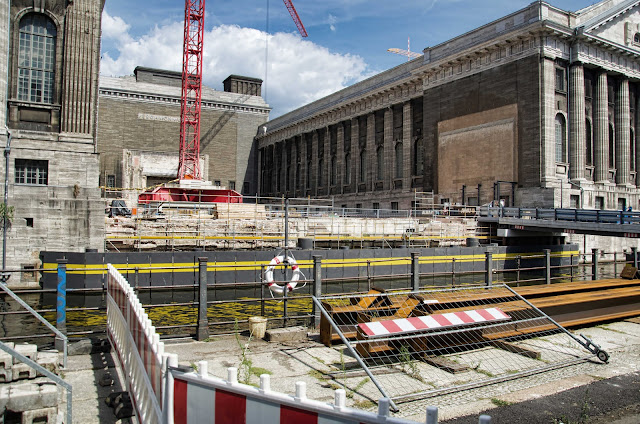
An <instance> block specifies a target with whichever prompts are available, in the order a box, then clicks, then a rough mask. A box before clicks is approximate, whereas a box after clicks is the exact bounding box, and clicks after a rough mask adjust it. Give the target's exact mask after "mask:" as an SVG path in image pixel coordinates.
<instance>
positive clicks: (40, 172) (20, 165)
mask: <svg viewBox="0 0 640 424" xmlns="http://www.w3.org/2000/svg"><path fill="white" fill-rule="evenodd" d="M15 168H16V178H15V182H16V184H34V185H47V184H48V173H49V172H48V171H49V162H48V161H46V160H30V159H16V162H15Z"/></svg>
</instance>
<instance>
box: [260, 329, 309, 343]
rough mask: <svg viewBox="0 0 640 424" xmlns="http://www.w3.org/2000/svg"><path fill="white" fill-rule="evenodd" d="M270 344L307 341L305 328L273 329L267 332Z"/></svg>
mask: <svg viewBox="0 0 640 424" xmlns="http://www.w3.org/2000/svg"><path fill="white" fill-rule="evenodd" d="M267 339H268V340H269V341H270V342H281V343H283V342H295V341H302V340H306V339H307V327H287V328H273V329H270V330H267Z"/></svg>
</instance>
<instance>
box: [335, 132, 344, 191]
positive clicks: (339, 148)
mask: <svg viewBox="0 0 640 424" xmlns="http://www.w3.org/2000/svg"><path fill="white" fill-rule="evenodd" d="M336 159H337V165H336V184H335V185H336V188H337V190H338V191H337V193H340V194H342V187H343V186H344V184H343V181H342V174H343V173H344V123H343V122H338V143H337V145H336Z"/></svg>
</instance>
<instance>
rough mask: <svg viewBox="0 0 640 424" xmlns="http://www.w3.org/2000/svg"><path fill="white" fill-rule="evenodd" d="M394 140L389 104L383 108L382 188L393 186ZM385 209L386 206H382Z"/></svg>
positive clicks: (391, 113) (391, 112) (391, 111)
mask: <svg viewBox="0 0 640 424" xmlns="http://www.w3.org/2000/svg"><path fill="white" fill-rule="evenodd" d="M393 142H394V140H393V107H391V106H389V107H387V108H386V109H385V110H384V144H383V147H384V159H383V163H384V171H383V173H382V181H383V183H382V184H383V189H385V190H391V189H392V188H393V178H394V176H395V166H394V164H393V156H394V153H395V152H394V150H395V149H394V145H393V144H394V143H393ZM381 207H382V208H383V209H386V208H387V207H386V206H382V205H381Z"/></svg>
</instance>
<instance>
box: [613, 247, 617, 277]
mask: <svg viewBox="0 0 640 424" xmlns="http://www.w3.org/2000/svg"><path fill="white" fill-rule="evenodd" d="M617 276H618V252H613V278H616V277H617Z"/></svg>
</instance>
